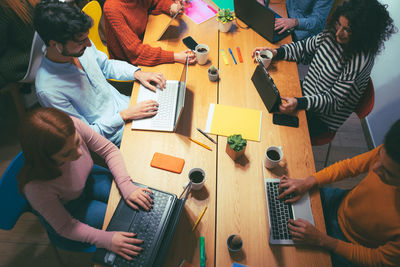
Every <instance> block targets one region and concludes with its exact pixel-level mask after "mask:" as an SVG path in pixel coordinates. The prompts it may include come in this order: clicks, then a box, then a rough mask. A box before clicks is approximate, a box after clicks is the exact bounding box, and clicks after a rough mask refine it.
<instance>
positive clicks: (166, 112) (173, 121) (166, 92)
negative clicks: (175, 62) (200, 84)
mask: <svg viewBox="0 0 400 267" xmlns="http://www.w3.org/2000/svg"><path fill="white" fill-rule="evenodd" d="M187 70H188V58H186V63H185V66H184V67H183V70H182V74H181V78H180V80H179V81H171V80H167V85H166V88H164V89H163V90H160V89H157V90H156V92H154V91H151V90H149V89H147V88H146V87H144V86H143V85H140V88H139V94H138V97H137V102H141V101H145V100H155V101H157V102H158V104H159V106H158V112H157V114H156V115H155V116H153V117H149V118H144V119H140V120H134V121H132V129H134V130H151V131H164V132H174V131H175V130H176V127H177V125H178V121H179V118H180V117H181V114H182V111H183V107H184V104H185V95H186V77H187Z"/></svg>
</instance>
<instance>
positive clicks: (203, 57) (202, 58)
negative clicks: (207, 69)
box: [194, 44, 210, 65]
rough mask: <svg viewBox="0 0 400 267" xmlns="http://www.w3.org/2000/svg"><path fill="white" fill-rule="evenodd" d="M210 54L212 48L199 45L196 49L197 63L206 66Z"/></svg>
mask: <svg viewBox="0 0 400 267" xmlns="http://www.w3.org/2000/svg"><path fill="white" fill-rule="evenodd" d="M199 49H205V50H206V51H204V52H199V51H198V50H199ZM209 52H210V48H209V47H208V45H205V44H199V45H197V46H196V48H195V49H194V53H195V54H196V58H197V63H199V64H200V65H204V64H206V63H207V60H208V53H209Z"/></svg>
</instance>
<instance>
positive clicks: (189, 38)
mask: <svg viewBox="0 0 400 267" xmlns="http://www.w3.org/2000/svg"><path fill="white" fill-rule="evenodd" d="M182 41H183V43H184V44H185V45H186V46H187V48H189V49H190V50H193V51H194V50H195V48H196V46H197V42H196V41H195V40H193V38H192V36H187V37H185V38H183V40H182Z"/></svg>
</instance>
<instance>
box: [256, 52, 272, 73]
mask: <svg viewBox="0 0 400 267" xmlns="http://www.w3.org/2000/svg"><path fill="white" fill-rule="evenodd" d="M256 57H257V58H258V59H259V60H260V61H261V62H262V64H263V65H264V67H265V68H266V69H267V68H268V67H269V65H270V64H271V61H272V58H273V57H274V54H272V52H271V51H269V50H262V51H257V52H256Z"/></svg>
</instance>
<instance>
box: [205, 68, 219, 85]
mask: <svg viewBox="0 0 400 267" xmlns="http://www.w3.org/2000/svg"><path fill="white" fill-rule="evenodd" d="M218 76H219V71H218V69H217V68H216V67H215V66H214V65H212V66H211V67H209V68H208V79H210V81H212V82H215V81H217V80H218Z"/></svg>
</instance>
